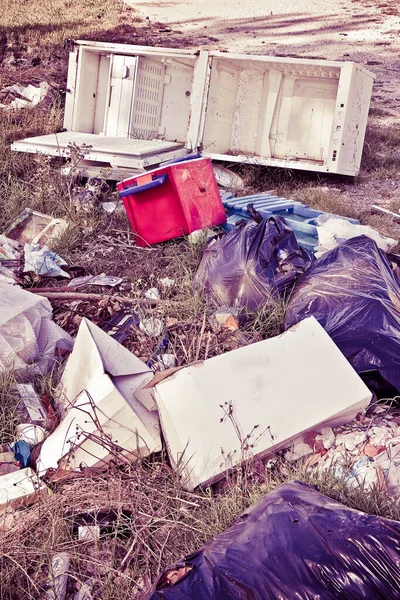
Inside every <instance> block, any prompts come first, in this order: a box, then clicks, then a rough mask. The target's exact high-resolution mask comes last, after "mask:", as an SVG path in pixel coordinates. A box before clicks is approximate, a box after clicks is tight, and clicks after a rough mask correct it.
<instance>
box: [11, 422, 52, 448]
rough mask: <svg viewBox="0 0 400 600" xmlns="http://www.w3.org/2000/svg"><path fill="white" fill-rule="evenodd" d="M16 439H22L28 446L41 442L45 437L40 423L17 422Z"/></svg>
mask: <svg viewBox="0 0 400 600" xmlns="http://www.w3.org/2000/svg"><path fill="white" fill-rule="evenodd" d="M16 437H17V440H23V441H24V442H26V443H27V444H29V445H30V446H35V445H36V444H40V442H43V440H44V438H45V437H46V432H45V430H44V429H43V427H40V425H32V423H19V424H18V425H17V436H16Z"/></svg>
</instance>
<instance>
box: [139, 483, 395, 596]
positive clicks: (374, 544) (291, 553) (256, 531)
mask: <svg viewBox="0 0 400 600" xmlns="http://www.w3.org/2000/svg"><path fill="white" fill-rule="evenodd" d="M185 567H186V569H185ZM171 570H172V572H174V571H175V572H177V575H178V576H179V574H183V573H184V572H185V570H187V573H186V574H184V575H183V577H182V579H180V581H178V582H177V583H175V584H174V585H170V584H169V585H168V580H169V581H173V580H174V579H173V578H172V579H171V578H170V577H168V575H169V574H170V573H171ZM399 597H400V523H397V522H395V521H390V520H389V519H383V518H381V517H376V516H372V515H367V514H365V513H362V512H359V511H356V510H353V509H351V508H347V507H345V506H343V504H340V503H339V502H335V501H334V500H331V499H330V498H327V497H326V496H324V495H323V494H320V493H319V492H318V491H316V490H315V489H314V488H312V487H310V486H308V485H305V484H303V483H299V482H294V483H286V484H283V485H281V486H279V487H278V488H277V489H275V490H274V491H273V492H270V493H269V494H267V495H265V496H264V497H263V498H262V499H261V500H260V501H259V502H257V504H255V505H254V506H252V507H251V508H250V509H248V510H247V511H246V512H244V513H243V514H242V516H241V517H240V518H239V519H238V520H237V521H236V522H235V523H234V524H233V525H232V526H231V527H230V528H229V529H228V530H227V531H225V532H224V533H222V534H221V535H218V536H217V537H216V538H214V539H213V540H212V541H211V542H209V543H208V544H206V545H205V546H204V548H203V549H202V550H200V551H199V552H195V553H194V554H192V555H190V556H188V557H187V558H185V559H184V560H183V561H182V562H181V563H179V564H178V565H174V566H173V567H170V569H167V571H166V572H165V573H164V574H163V575H162V576H161V577H160V578H159V580H158V582H157V583H156V584H155V586H154V588H153V590H152V591H150V592H149V593H148V594H146V595H145V597H144V598H143V600H145V599H146V600H161V599H165V600H178V599H179V600H183V599H185V600H189V599H190V600H238V599H242V600H295V599H296V600H317V599H318V600H330V599H333V598H340V599H341V600H347V599H348V600H350V599H351V600H361V599H362V600H364V599H365V600H378V599H379V600H383V599H385V600H395V599H396V600H398V598H399Z"/></svg>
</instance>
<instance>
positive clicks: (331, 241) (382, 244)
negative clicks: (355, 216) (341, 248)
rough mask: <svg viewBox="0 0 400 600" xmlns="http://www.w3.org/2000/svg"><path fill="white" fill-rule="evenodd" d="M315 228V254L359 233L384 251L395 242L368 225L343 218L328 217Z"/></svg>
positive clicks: (389, 250) (388, 249)
mask: <svg viewBox="0 0 400 600" xmlns="http://www.w3.org/2000/svg"><path fill="white" fill-rule="evenodd" d="M317 230H318V246H317V247H316V248H315V250H316V251H317V256H322V254H324V252H327V251H328V250H332V249H333V248H336V246H337V245H338V244H342V243H343V242H345V241H346V240H349V239H351V238H354V237H358V236H360V235H365V236H367V237H368V238H370V239H371V240H374V241H375V242H376V244H377V246H378V248H380V249H381V250H383V251H384V252H391V250H393V248H394V247H395V246H396V244H397V240H393V239H392V238H388V237H384V236H383V235H381V234H380V233H378V232H377V231H376V230H375V229H373V228H372V227H370V226H369V225H356V224H354V223H349V221H346V220H345V219H337V218H335V219H329V220H328V221H326V222H325V223H323V224H322V225H318V226H317Z"/></svg>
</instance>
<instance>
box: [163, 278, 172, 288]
mask: <svg viewBox="0 0 400 600" xmlns="http://www.w3.org/2000/svg"><path fill="white" fill-rule="evenodd" d="M159 283H160V285H162V287H164V288H173V287H174V285H175V279H171V278H170V277H164V278H163V279H160V280H159Z"/></svg>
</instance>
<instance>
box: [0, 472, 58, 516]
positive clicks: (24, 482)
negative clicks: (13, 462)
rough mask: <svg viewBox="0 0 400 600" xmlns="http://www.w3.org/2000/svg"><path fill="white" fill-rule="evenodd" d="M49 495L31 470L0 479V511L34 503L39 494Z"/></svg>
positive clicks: (10, 474) (8, 474) (3, 476)
mask: <svg viewBox="0 0 400 600" xmlns="http://www.w3.org/2000/svg"><path fill="white" fill-rule="evenodd" d="M43 492H45V493H50V491H49V489H48V487H47V486H46V485H45V484H44V483H43V482H41V481H40V480H39V478H38V476H37V475H36V473H35V472H34V471H32V469H30V468H27V469H21V470H19V471H14V472H13V473H7V475H2V476H1V477H0V510H1V509H3V508H6V506H7V505H11V506H12V507H14V508H17V507H19V506H27V505H28V504H31V503H32V502H34V501H35V500H36V498H37V496H38V494H40V493H43Z"/></svg>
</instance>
